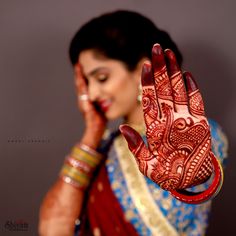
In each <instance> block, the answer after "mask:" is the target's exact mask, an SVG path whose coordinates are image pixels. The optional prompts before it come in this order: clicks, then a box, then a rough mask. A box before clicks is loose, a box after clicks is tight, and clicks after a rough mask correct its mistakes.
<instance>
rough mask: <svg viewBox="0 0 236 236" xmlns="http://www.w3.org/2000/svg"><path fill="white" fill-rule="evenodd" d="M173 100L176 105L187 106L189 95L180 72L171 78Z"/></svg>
mask: <svg viewBox="0 0 236 236" xmlns="http://www.w3.org/2000/svg"><path fill="white" fill-rule="evenodd" d="M171 85H172V89H173V98H174V101H175V103H176V104H181V105H187V95H186V92H185V87H184V83H183V79H182V75H181V73H180V71H178V72H177V73H176V74H174V75H173V76H172V77H171Z"/></svg>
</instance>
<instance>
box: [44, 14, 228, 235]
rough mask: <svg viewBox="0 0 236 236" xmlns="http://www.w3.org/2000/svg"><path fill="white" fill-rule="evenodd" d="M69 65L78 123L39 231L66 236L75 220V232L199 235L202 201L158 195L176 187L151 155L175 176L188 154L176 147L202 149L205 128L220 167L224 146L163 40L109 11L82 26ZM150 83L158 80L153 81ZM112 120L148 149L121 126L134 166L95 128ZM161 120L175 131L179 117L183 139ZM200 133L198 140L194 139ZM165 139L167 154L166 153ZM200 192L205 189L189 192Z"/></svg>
mask: <svg viewBox="0 0 236 236" xmlns="http://www.w3.org/2000/svg"><path fill="white" fill-rule="evenodd" d="M156 42H158V43H159V44H160V45H161V47H162V49H163V50H165V49H171V50H165V51H164V52H163V50H162V49H161V47H160V45H157V44H156V45H154V44H155V43H156ZM153 45H154V47H153V49H152V46H153ZM70 58H71V62H72V64H73V66H74V70H75V84H76V88H77V92H78V103H79V108H80V110H81V111H82V113H83V115H84V119H85V124H86V126H85V131H84V134H83V136H82V138H81V140H80V141H79V142H78V143H77V144H76V145H75V147H74V148H73V149H72V152H71V153H70V154H69V155H68V157H67V158H66V160H65V163H64V165H63V167H62V170H61V172H60V177H59V178H58V180H57V182H56V183H55V184H54V186H53V187H52V188H51V189H50V191H49V192H48V194H47V195H46V197H45V199H44V201H43V203H42V206H41V211H40V226H39V231H40V234H41V235H72V234H73V232H74V227H75V222H77V223H78V222H80V221H81V225H80V226H79V232H80V235H95V236H96V235H109V236H110V235H168V236H169V235H203V234H204V233H205V230H206V226H207V221H208V213H209V210H210V205H211V202H210V201H207V202H206V203H203V204H200V205H191V204H186V203H183V202H181V201H179V200H177V199H176V198H174V197H172V196H171V194H170V192H168V191H164V190H163V189H166V190H170V191H171V192H172V194H174V195H175V196H177V195H178V194H180V193H179V192H177V193H176V192H175V191H174V189H175V187H176V186H180V185H181V184H180V182H179V175H175V176H171V173H172V172H171V171H172V170H171V171H170V172H168V175H167V177H168V178H166V177H165V173H164V174H162V172H163V168H164V166H163V161H159V162H153V160H154V159H155V160H156V159H158V157H161V156H160V155H161V154H160V153H162V154H163V155H164V154H166V155H167V156H168V157H173V155H176V156H178V158H176V159H175V160H176V161H177V162H176V163H177V164H176V165H175V166H176V168H177V170H176V171H177V173H180V172H181V171H182V169H181V168H183V162H182V161H183V160H184V157H183V156H184V155H185V156H186V155H188V153H187V151H186V152H183V151H182V152H181V153H178V146H181V145H182V146H183V147H184V150H188V147H189V146H190V149H191V148H192V147H193V148H192V149H193V150H195V147H199V145H202V144H204V145H206V144H207V143H208V142H210V133H209V131H210V128H211V135H212V150H213V151H214V153H215V155H217V156H218V157H219V158H220V159H221V161H222V162H223V160H224V158H225V157H226V152H225V150H226V149H225V148H226V141H225V137H224V135H223V133H222V131H221V129H220V128H219V126H218V125H217V124H216V123H215V122H213V121H209V123H210V127H209V125H208V122H207V120H206V118H205V115H204V108H203V105H202V100H201V96H200V93H199V90H198V89H197V85H196V83H195V82H194V80H193V79H192V76H191V74H190V73H185V74H184V75H182V73H181V71H180V68H179V66H178V64H179V65H181V63H182V56H181V54H180V52H179V50H178V48H177V46H176V45H175V43H174V42H173V41H172V40H171V38H170V36H169V35H168V34H167V33H166V32H164V31H161V30H159V29H158V28H157V27H156V26H155V25H154V24H153V23H152V22H151V21H150V20H149V19H147V18H145V17H143V16H141V15H140V14H138V13H134V12H128V11H117V12H113V13H109V14H105V15H102V16H100V17H98V18H95V19H93V20H91V21H90V22H88V23H87V24H85V25H84V26H83V27H82V28H81V29H80V30H79V31H78V33H77V34H76V35H75V37H74V38H73V40H72V42H71V46H70ZM150 60H151V64H150ZM144 62H145V63H144ZM177 62H178V63H177ZM143 64H144V66H143ZM142 67H143V69H142ZM163 68H164V69H163ZM141 72H142V87H143V88H141V87H140V75H141ZM153 77H154V78H155V80H160V81H159V82H158V83H156V82H154V80H153ZM169 78H171V83H170V80H169ZM162 79H163V80H162ZM184 81H185V85H184ZM162 82H163V83H162ZM175 82H176V83H175ZM173 83H174V84H175V85H178V86H173ZM159 84H161V86H159ZM158 86H159V87H158ZM185 86H186V90H185V88H184V87H185ZM175 88H178V89H176V90H175ZM173 91H175V92H173ZM141 93H142V98H141ZM193 94H195V95H196V94H197V97H196V96H194V97H192V95H193ZM192 98H194V99H192ZM191 99H192V100H191ZM196 100H197V103H195V101H196ZM141 101H142V104H141ZM191 101H194V102H193V103H192V102H191ZM191 104H198V106H194V105H191ZM199 104H200V105H199ZM171 110H175V112H170V111H171ZM170 114H172V115H170ZM191 114H194V116H192V115H191ZM121 117H123V119H124V123H125V124H128V125H129V126H131V127H133V128H134V129H135V130H137V131H138V132H139V133H140V134H141V136H142V137H143V138H144V141H145V142H146V143H147V144H148V146H149V148H146V146H145V145H144V143H143V139H142V138H141V137H140V135H139V134H138V133H137V132H135V131H134V130H133V129H132V128H130V127H128V126H121V128H120V129H121V132H122V133H123V135H124V137H125V138H126V140H127V142H128V146H129V148H130V151H131V152H133V154H134V155H135V156H136V161H137V163H138V166H137V164H136V162H135V159H134V158H133V156H132V155H131V152H130V151H129V149H128V147H127V143H126V141H125V139H124V137H123V136H122V135H120V132H119V131H116V132H112V133H109V132H107V131H105V130H106V125H107V122H108V121H109V120H115V119H118V118H121ZM170 117H172V118H171V119H172V121H173V122H174V124H176V125H175V126H171V127H174V128H176V129H179V127H180V126H181V127H183V120H184V121H185V120H188V121H189V122H185V123H184V125H185V126H188V127H190V128H189V129H188V130H190V131H191V132H188V133H187V134H186V133H185V134H184V136H181V137H180V134H179V133H177V132H176V129H172V128H170V126H169V123H168V122H169V121H170ZM190 121H191V122H190ZM144 124H146V125H144ZM200 124H201V125H200ZM193 127H200V128H199V129H198V128H197V129H192V128H193ZM167 130H168V135H167ZM145 131H146V132H145ZM192 131H193V132H192ZM196 133H197V134H196ZM203 134H204V135H205V136H204V135H203ZM202 136H204V137H206V141H204V140H205V139H204V140H202V141H199V140H201V138H202ZM165 137H166V138H165ZM163 140H164V141H163ZM189 140H191V141H189ZM167 142H169V143H170V144H171V145H169V146H168V147H174V146H176V150H172V151H170V150H169V149H168V148H166V147H167V146H166V145H165V143H167ZM194 145H195V146H194ZM198 149H199V148H198ZM205 149H206V148H201V149H199V151H203V150H205ZM160 150H161V151H160ZM170 153H171V154H170ZM192 153H193V154H194V155H195V154H196V153H195V151H192ZM194 155H193V156H194ZM204 155H205V154H204ZM211 155H212V152H211V149H210V147H209V148H208V149H207V153H206V156H207V157H206V163H205V162H204V163H205V164H206V166H205V167H206V168H205V169H202V175H203V177H202V176H200V177H199V176H197V177H198V178H195V179H193V180H192V182H191V184H188V183H187V182H186V181H185V182H183V183H182V185H183V186H182V188H187V187H189V186H192V185H198V184H200V183H201V182H202V181H203V180H204V181H205V180H206V179H207V178H209V176H210V175H211V173H212V166H211V165H210V164H209V163H207V161H208V162H210V161H209V158H210V156H211ZM150 156H151V157H152V158H150ZM155 157H156V158H155ZM181 158H182V159H181ZM158 160H162V158H159V159H158ZM167 162H168V161H166V160H165V163H167ZM165 165H167V164H165ZM153 167H154V168H153ZM138 169H139V170H140V171H141V172H142V173H144V175H146V176H148V177H149V178H150V179H152V180H153V181H154V182H156V183H158V184H159V185H160V186H161V187H162V188H160V187H159V186H158V185H157V184H156V183H154V182H153V181H151V180H150V179H149V178H146V177H145V176H143V175H142V174H141V173H140V172H139V170H138ZM167 169H168V168H167ZM167 169H165V170H167ZM150 170H152V171H150ZM153 170H154V171H153ZM155 170H158V171H155ZM193 172H194V170H193ZM218 182H219V181H218ZM186 183H187V184H186ZM204 185H207V183H205V184H203V185H200V186H197V187H196V188H198V190H199V189H200V188H204V187H205V186H204ZM217 187H218V186H217ZM176 194H177V195H176ZM78 217H79V220H78V219H77V218H78Z"/></svg>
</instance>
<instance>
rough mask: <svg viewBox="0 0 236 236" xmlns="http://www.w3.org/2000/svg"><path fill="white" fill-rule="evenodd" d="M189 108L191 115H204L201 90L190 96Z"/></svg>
mask: <svg viewBox="0 0 236 236" xmlns="http://www.w3.org/2000/svg"><path fill="white" fill-rule="evenodd" d="M189 106H190V112H191V114H193V115H199V116H203V115H204V105H203V100H202V96H201V94H200V92H199V90H197V91H195V92H193V93H192V94H190V95H189Z"/></svg>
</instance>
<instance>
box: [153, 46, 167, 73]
mask: <svg viewBox="0 0 236 236" xmlns="http://www.w3.org/2000/svg"><path fill="white" fill-rule="evenodd" d="M152 65H153V69H154V71H157V70H160V69H162V68H163V67H164V66H165V57H164V53H163V50H162V48H161V45H160V44H158V43H156V44H154V45H153V47H152Z"/></svg>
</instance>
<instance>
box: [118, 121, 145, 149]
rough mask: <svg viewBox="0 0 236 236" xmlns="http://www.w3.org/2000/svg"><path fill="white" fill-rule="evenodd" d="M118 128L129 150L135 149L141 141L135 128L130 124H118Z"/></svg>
mask: <svg viewBox="0 0 236 236" xmlns="http://www.w3.org/2000/svg"><path fill="white" fill-rule="evenodd" d="M119 129H120V132H121V133H122V134H123V136H124V137H125V139H126V141H127V143H128V146H129V148H130V150H131V151H132V150H134V149H136V148H137V147H138V146H139V144H140V143H141V142H143V140H142V138H141V137H140V135H139V133H138V132H137V131H136V130H134V129H132V128H131V127H130V126H128V125H120V127H119Z"/></svg>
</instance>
